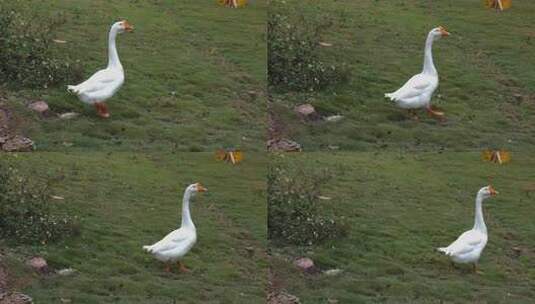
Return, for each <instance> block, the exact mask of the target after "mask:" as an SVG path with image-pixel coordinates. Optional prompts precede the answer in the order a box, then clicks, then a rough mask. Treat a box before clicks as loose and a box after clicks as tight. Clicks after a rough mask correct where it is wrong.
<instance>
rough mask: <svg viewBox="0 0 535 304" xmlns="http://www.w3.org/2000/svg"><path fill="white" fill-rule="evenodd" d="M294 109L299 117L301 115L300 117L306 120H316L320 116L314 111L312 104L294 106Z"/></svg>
mask: <svg viewBox="0 0 535 304" xmlns="http://www.w3.org/2000/svg"><path fill="white" fill-rule="evenodd" d="M294 111H295V113H296V114H297V115H298V116H299V117H301V119H304V120H307V121H313V120H318V119H320V118H321V117H320V115H319V114H318V113H317V112H316V109H315V108H314V106H313V105H311V104H309V103H305V104H302V105H298V106H297V107H295V108H294Z"/></svg>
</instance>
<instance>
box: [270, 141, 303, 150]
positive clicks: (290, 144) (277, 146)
mask: <svg viewBox="0 0 535 304" xmlns="http://www.w3.org/2000/svg"><path fill="white" fill-rule="evenodd" d="M267 148H268V151H270V152H301V151H302V149H301V145H300V144H298V143H296V142H295V141H292V140H289V139H286V138H276V139H270V140H268V142H267Z"/></svg>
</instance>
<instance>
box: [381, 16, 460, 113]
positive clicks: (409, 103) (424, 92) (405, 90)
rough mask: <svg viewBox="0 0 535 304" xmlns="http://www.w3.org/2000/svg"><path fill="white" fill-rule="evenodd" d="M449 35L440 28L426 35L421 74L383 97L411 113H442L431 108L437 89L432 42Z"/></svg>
mask: <svg viewBox="0 0 535 304" xmlns="http://www.w3.org/2000/svg"><path fill="white" fill-rule="evenodd" d="M449 35H450V34H449V33H448V32H447V31H446V30H445V29H444V28H442V27H438V28H434V29H432V30H431V31H430V32H429V34H428V35H427V40H426V43H425V52H424V65H423V69H422V72H421V73H419V74H416V75H414V76H412V77H411V78H410V79H409V80H408V81H407V82H406V83H405V84H404V85H403V86H402V87H401V88H399V89H398V90H397V91H395V92H393V93H386V94H385V97H386V98H388V99H390V100H391V101H393V102H395V103H396V105H397V106H398V107H400V108H402V109H406V110H409V111H413V110H415V109H420V108H425V109H427V111H428V112H429V113H430V114H431V115H434V116H442V115H443V113H441V112H437V111H434V110H433V109H432V108H431V97H432V96H433V93H434V92H435V90H436V89H437V88H438V83H439V81H438V72H437V69H436V67H435V65H434V62H433V54H432V52H433V42H434V41H436V40H438V39H440V37H443V36H449Z"/></svg>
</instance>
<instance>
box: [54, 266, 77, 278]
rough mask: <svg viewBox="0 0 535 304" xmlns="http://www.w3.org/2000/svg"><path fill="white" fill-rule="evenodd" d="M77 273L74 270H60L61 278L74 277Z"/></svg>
mask: <svg viewBox="0 0 535 304" xmlns="http://www.w3.org/2000/svg"><path fill="white" fill-rule="evenodd" d="M75 272H76V269H72V268H65V269H60V270H58V274H59V275H60V276H65V277H66V276H70V275H73V274H74V273H75Z"/></svg>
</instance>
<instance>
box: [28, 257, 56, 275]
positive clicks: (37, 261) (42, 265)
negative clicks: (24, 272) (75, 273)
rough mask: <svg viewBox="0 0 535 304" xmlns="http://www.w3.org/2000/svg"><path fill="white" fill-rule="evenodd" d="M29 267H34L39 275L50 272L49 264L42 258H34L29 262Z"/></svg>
mask: <svg viewBox="0 0 535 304" xmlns="http://www.w3.org/2000/svg"><path fill="white" fill-rule="evenodd" d="M27 264H28V266H30V267H32V269H33V270H35V271H36V272H38V273H41V274H46V273H49V272H50V268H49V267H48V263H47V262H46V260H45V259H44V258H42V257H33V258H31V259H30V260H29V261H28V262H27Z"/></svg>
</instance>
